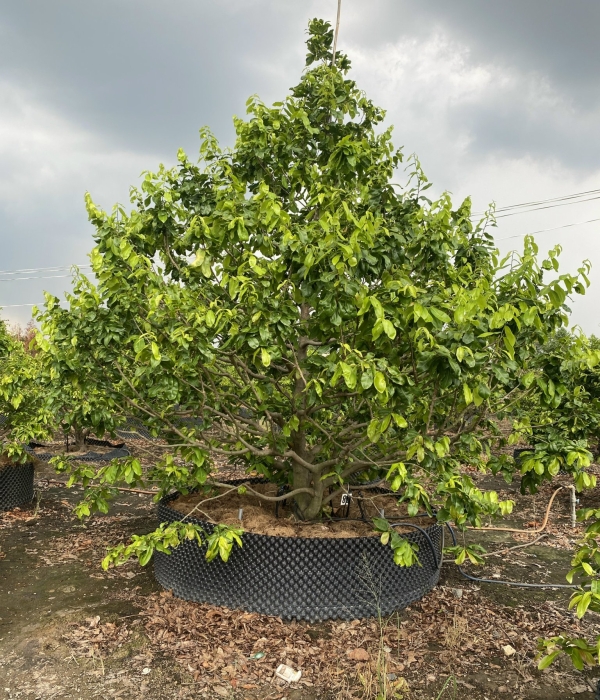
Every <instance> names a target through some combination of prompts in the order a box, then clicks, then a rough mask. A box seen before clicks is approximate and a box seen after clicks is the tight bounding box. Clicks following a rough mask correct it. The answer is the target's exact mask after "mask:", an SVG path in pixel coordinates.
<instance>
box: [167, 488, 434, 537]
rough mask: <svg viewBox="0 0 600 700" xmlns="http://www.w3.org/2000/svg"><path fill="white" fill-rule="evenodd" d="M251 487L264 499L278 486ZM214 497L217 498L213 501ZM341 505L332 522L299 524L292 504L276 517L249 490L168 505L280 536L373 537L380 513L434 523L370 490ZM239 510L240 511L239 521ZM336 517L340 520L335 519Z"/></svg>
mask: <svg viewBox="0 0 600 700" xmlns="http://www.w3.org/2000/svg"><path fill="white" fill-rule="evenodd" d="M251 488H252V489H253V490H255V491H257V492H259V493H262V494H264V495H265V496H276V495H277V487H276V486H274V485H272V484H253V485H252V487H251ZM223 494H224V495H223ZM215 496H218V498H217V499H216V500H213V499H214V498H215ZM359 498H362V507H363V512H364V513H365V516H366V518H367V519H368V520H369V522H364V521H363V520H362V519H361V512H360V509H359V506H358V499H359ZM207 499H211V500H207ZM205 500H206V503H205V502H204V501H205ZM340 502H341V498H340V497H338V498H337V499H336V501H335V502H334V503H333V511H332V513H331V516H332V519H327V518H324V519H323V521H322V522H320V523H302V522H298V521H297V519H296V518H295V517H294V514H293V512H292V509H291V503H289V502H287V501H283V502H281V503H280V507H279V515H276V510H275V505H274V503H272V502H268V501H264V500H261V499H260V497H258V496H254V495H252V493H250V492H249V491H247V492H246V493H243V494H240V493H238V492H237V490H233V491H231V492H229V493H227V492H226V491H223V490H220V491H215V492H214V493H210V494H208V495H207V496H206V497H205V496H203V495H200V494H189V495H187V496H180V497H179V498H178V499H177V500H176V501H173V502H172V503H171V506H172V507H173V508H174V509H175V510H177V511H179V512H180V513H183V514H184V515H190V514H192V515H194V516H195V517H196V518H199V519H200V520H204V519H207V516H208V517H209V518H210V519H211V520H212V521H214V522H217V523H225V524H226V525H234V526H237V527H239V526H240V525H241V526H242V527H243V528H244V529H245V530H247V531H248V532H254V533H257V534H262V535H278V536H280V537H308V538H317V537H321V538H346V537H376V536H377V534H376V533H374V531H373V526H372V523H371V519H372V518H374V517H379V516H380V515H381V512H382V511H383V513H384V515H385V517H386V518H387V519H388V520H389V521H390V522H398V521H402V520H408V521H409V522H411V523H413V524H415V525H419V526H420V527H428V526H429V525H431V524H432V523H433V522H434V521H433V520H432V519H431V518H427V517H419V518H408V514H407V512H406V506H405V505H404V504H401V505H398V503H397V497H396V498H395V497H394V496H390V495H378V494H376V493H374V492H372V491H355V492H354V493H353V495H352V498H351V499H350V509H349V511H347V508H346V506H342V505H341V503H340ZM240 509H242V520H241V522H240V520H239V514H240ZM346 513H347V516H346ZM336 518H339V519H337V520H336ZM411 529H414V528H410V527H402V525H398V526H397V527H396V531H397V532H410V531H411Z"/></svg>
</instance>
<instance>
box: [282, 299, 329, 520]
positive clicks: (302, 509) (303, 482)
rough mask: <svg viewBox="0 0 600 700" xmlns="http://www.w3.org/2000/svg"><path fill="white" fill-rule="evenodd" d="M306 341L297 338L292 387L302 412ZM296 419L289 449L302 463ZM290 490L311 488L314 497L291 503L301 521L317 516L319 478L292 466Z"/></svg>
mask: <svg viewBox="0 0 600 700" xmlns="http://www.w3.org/2000/svg"><path fill="white" fill-rule="evenodd" d="M309 319H310V307H309V305H308V304H302V305H301V306H300V324H303V323H305V322H306V321H308V320H309ZM307 340H308V338H307V337H306V336H304V335H300V336H299V338H298V354H297V356H296V359H297V362H298V369H297V370H296V382H295V385H294V403H295V408H296V410H301V411H304V410H306V405H305V395H304V392H305V389H306V384H307V381H308V378H307V376H306V370H305V369H304V370H303V368H302V365H303V363H304V361H305V360H306V356H307V352H308V345H307V343H306V341H307ZM298 418H299V425H298V429H297V430H295V431H293V432H292V434H291V436H290V437H291V444H292V449H293V450H294V452H295V453H296V454H297V455H298V457H300V458H301V459H303V460H304V461H305V462H310V461H311V456H310V454H309V450H307V448H306V435H305V432H304V425H303V420H302V417H301V416H298ZM292 488H294V489H300V488H312V489H314V492H315V495H314V496H311V495H310V494H308V493H299V494H298V495H297V496H296V499H295V500H296V505H297V507H298V514H299V515H300V517H301V518H302V519H303V520H314V519H315V518H317V517H319V515H320V514H321V508H322V503H323V482H322V481H321V479H320V475H319V474H314V473H313V472H311V471H309V470H308V469H306V467H303V466H302V465H301V464H297V463H295V464H294V466H293V485H292Z"/></svg>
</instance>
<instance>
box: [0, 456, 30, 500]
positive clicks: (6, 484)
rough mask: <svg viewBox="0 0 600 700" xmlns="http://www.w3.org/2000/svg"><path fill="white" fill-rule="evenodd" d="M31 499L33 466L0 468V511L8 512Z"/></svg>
mask: <svg viewBox="0 0 600 700" xmlns="http://www.w3.org/2000/svg"><path fill="white" fill-rule="evenodd" d="M32 498H33V464H15V465H9V466H8V467H1V468H0V510H10V509H11V508H16V507H17V506H22V505H25V503H29V501H31V500H32Z"/></svg>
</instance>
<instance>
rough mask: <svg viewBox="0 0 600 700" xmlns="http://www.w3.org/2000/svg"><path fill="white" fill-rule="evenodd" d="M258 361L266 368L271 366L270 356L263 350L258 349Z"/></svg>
mask: <svg viewBox="0 0 600 700" xmlns="http://www.w3.org/2000/svg"><path fill="white" fill-rule="evenodd" d="M260 359H261V362H262V363H263V365H264V366H265V367H268V366H269V365H270V364H271V355H269V353H268V352H267V350H266V349H265V348H261V349H260Z"/></svg>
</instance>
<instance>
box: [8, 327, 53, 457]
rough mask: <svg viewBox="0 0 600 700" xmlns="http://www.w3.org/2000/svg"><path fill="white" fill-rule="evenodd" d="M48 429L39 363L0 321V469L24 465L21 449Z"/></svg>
mask: <svg viewBox="0 0 600 700" xmlns="http://www.w3.org/2000/svg"><path fill="white" fill-rule="evenodd" d="M50 429H51V419H50V416H49V414H48V413H47V411H46V409H45V404H44V397H43V391H42V390H41V387H40V382H39V359H38V358H37V357H36V356H35V355H34V354H32V353H31V352H29V351H28V346H26V345H24V343H23V342H22V340H21V339H20V338H18V337H14V336H13V335H12V334H11V333H9V332H8V330H7V328H6V324H5V323H4V321H2V320H1V319H0V467H1V466H2V464H10V463H13V462H23V461H25V460H26V459H27V458H28V457H27V454H26V452H25V450H24V449H23V445H26V444H27V443H29V442H30V441H31V440H34V439H42V438H44V437H47V436H48V433H49V430H50Z"/></svg>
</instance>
